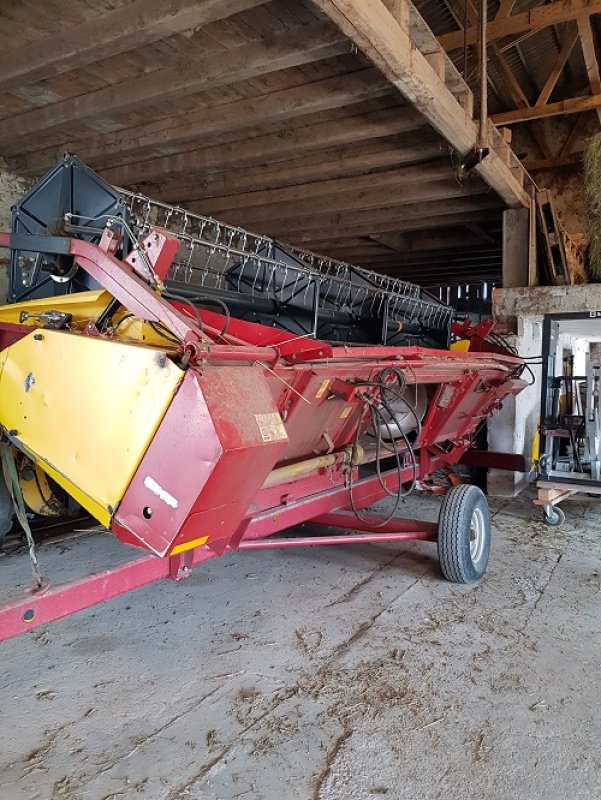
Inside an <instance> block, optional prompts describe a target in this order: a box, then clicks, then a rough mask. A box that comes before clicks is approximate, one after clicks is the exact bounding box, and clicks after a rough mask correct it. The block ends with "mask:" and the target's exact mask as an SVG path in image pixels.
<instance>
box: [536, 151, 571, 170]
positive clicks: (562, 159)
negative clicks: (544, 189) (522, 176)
mask: <svg viewBox="0 0 601 800" xmlns="http://www.w3.org/2000/svg"><path fill="white" fill-rule="evenodd" d="M583 155H584V153H581V152H580V153H569V154H566V155H563V156H557V157H556V158H550V159H547V158H541V159H539V160H533V161H525V162H524V167H525V168H526V169H527V170H528V172H537V171H540V170H542V169H557V168H558V167H569V166H572V165H573V164H579V163H580V162H581V161H582V157H583Z"/></svg>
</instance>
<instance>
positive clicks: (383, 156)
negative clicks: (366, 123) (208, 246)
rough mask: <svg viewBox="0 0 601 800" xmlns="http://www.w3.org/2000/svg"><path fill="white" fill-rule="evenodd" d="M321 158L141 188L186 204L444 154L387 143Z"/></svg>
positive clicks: (430, 147) (327, 152)
mask: <svg viewBox="0 0 601 800" xmlns="http://www.w3.org/2000/svg"><path fill="white" fill-rule="evenodd" d="M318 152H319V160H318V161H315V155H314V156H313V157H310V158H311V161H312V162H313V163H307V161H308V158H307V157H305V158H301V159H294V161H293V163H292V164H288V165H285V166H283V167H282V166H280V167H279V168H275V167H274V166H272V167H269V166H268V165H261V166H260V167H252V168H246V169H244V170H237V169H236V170H231V171H230V170H228V171H227V172H219V173H212V174H211V173H209V174H208V175H207V174H203V173H201V174H191V175H190V176H189V177H188V178H186V182H185V184H183V185H181V184H180V185H178V184H172V183H171V182H169V183H167V184H166V185H164V186H158V187H156V189H155V188H154V187H153V191H151V189H150V188H148V190H146V188H145V187H144V186H141V187H140V191H142V192H143V193H145V194H146V193H148V194H151V195H152V196H155V195H156V196H157V197H158V199H160V200H164V201H165V202H167V203H177V204H178V205H184V204H186V203H188V202H190V201H192V200H201V199H203V198H209V197H211V198H212V197H223V196H229V195H236V194H239V193H241V192H244V191H251V190H253V189H256V188H257V187H258V186H260V187H261V188H262V189H265V190H271V189H276V188H281V187H285V186H295V185H300V184H306V183H309V182H310V183H313V182H317V181H320V180H328V179H332V178H342V177H345V176H349V175H353V174H360V173H364V172H368V171H370V172H371V171H372V170H374V169H382V168H384V167H387V168H390V167H395V166H396V167H398V166H402V165H404V164H410V163H413V162H416V161H420V160H423V161H427V160H431V159H432V158H436V156H437V155H440V151H439V150H438V148H437V146H436V145H434V144H432V143H430V144H428V143H427V142H426V143H422V144H420V145H415V146H410V145H407V146H404V147H393V146H391V145H390V144H388V143H386V144H385V145H384V144H383V145H382V146H381V147H380V148H378V149H377V150H375V151H373V147H372V148H365V152H362V151H361V149H359V151H358V152H357V149H356V148H353V149H352V150H351V151H350V154H349V155H345V154H344V151H343V152H341V151H340V150H323V151H322V150H320V151H318Z"/></svg>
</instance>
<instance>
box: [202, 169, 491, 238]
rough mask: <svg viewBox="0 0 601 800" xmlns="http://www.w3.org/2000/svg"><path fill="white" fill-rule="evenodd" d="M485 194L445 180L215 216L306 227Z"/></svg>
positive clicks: (248, 223)
mask: <svg viewBox="0 0 601 800" xmlns="http://www.w3.org/2000/svg"><path fill="white" fill-rule="evenodd" d="M481 192H482V186H481V185H477V186H469V187H466V186H460V185H459V184H458V183H457V181H456V180H441V181H433V182H432V183H426V184H421V185H420V184H418V185H415V186H414V185H409V186H407V187H405V186H400V187H390V186H386V187H385V188H376V189H371V190H365V191H359V192H357V193H355V194H352V195H348V194H346V193H344V192H341V193H339V194H333V195H327V196H324V197H319V198H312V199H309V200H301V201H299V202H288V203H272V204H270V205H264V206H257V207H255V208H246V209H245V208H241V209H234V210H221V209H219V210H215V211H214V212H212V213H213V214H214V215H215V216H217V217H218V218H220V219H224V220H226V221H233V222H236V224H240V225H243V226H244V225H246V226H248V227H250V226H252V225H256V224H258V223H264V222H268V223H269V224H273V223H274V222H275V221H276V220H286V221H292V222H293V224H295V225H300V224H302V223H303V219H302V218H303V217H307V218H308V219H307V220H304V223H305V224H306V222H307V221H312V222H313V224H314V222H315V220H316V219H318V218H319V216H320V215H323V214H327V213H328V212H332V211H339V212H341V213H344V212H347V211H363V210H366V209H374V208H380V207H383V208H387V207H389V206H391V205H394V206H399V207H400V206H405V205H412V204H414V203H416V202H429V201H432V200H443V199H451V198H458V197H469V196H470V195H474V194H480V193H481ZM190 210H191V211H195V212H198V213H200V214H203V213H207V210H206V204H205V203H203V202H200V203H198V204H191V205H190Z"/></svg>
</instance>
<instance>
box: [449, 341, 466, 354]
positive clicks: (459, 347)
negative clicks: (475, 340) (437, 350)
mask: <svg viewBox="0 0 601 800" xmlns="http://www.w3.org/2000/svg"><path fill="white" fill-rule="evenodd" d="M450 349H451V350H455V351H456V352H458V353H467V351H468V350H469V349H470V342H469V339H459V340H458V341H456V342H453V343H452V345H451V347H450Z"/></svg>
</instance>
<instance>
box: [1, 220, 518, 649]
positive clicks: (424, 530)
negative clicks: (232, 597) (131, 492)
mask: <svg viewBox="0 0 601 800" xmlns="http://www.w3.org/2000/svg"><path fill="white" fill-rule="evenodd" d="M161 237H162V239H161V242H162V243H163V246H165V247H166V248H167V250H169V251H170V252H173V253H174V252H175V249H174V247H173V242H172V241H171V240H170V236H169V234H167V233H166V232H164V231H163V232H161ZM10 240H11V236H10V235H9V234H0V247H2V246H4V247H10ZM69 252H70V253H71V255H73V256H74V257H75V259H76V260H77V262H78V263H79V264H80V265H81V266H82V267H83V268H84V269H85V270H86V271H87V272H88V273H89V274H90V275H91V276H92V277H94V278H95V279H96V280H97V281H98V282H99V283H100V284H101V285H102V286H103V287H104V288H105V289H107V290H108V291H109V292H110V293H111V294H112V295H113V296H114V297H115V298H116V299H117V300H118V301H119V302H120V303H121V304H122V305H123V306H124V307H126V308H127V309H128V310H129V311H131V312H132V313H133V314H134V315H135V316H138V317H140V318H142V319H146V320H152V321H157V322H161V323H162V324H164V325H166V326H167V327H169V329H170V330H172V331H173V332H174V333H175V334H176V335H177V336H178V338H179V339H180V341H181V342H182V345H181V347H180V355H181V356H182V357H183V360H185V363H189V364H190V365H191V366H193V365H194V364H202V363H205V364H206V363H207V362H217V361H220V362H223V361H233V362H238V363H240V362H243V363H250V364H253V363H257V362H258V363H260V364H262V365H263V366H264V367H266V369H268V370H269V372H273V371H272V370H271V367H275V368H277V369H279V368H280V366H279V365H282V364H283V365H284V366H285V365H286V364H287V365H290V366H291V365H299V364H303V363H304V362H309V361H311V362H315V373H314V374H315V375H316V376H318V377H320V378H323V376H324V375H326V376H329V375H332V376H333V378H336V379H339V378H341V379H342V380H341V383H343V384H344V379H346V380H348V379H349V378H350V377H351V376H352V375H353V370H356V369H357V367H356V365H357V363H358V362H359V361H363V367H365V366H366V363H367V366H368V367H370V368H374V369H375V368H378V369H382V368H384V367H385V366H386V365H389V364H391V363H395V362H396V363H397V364H398V363H399V362H398V361H397V359H398V358H399V354H400V353H401V352H402V357H403V363H404V364H408V365H409V367H410V371H411V375H412V376H413V378H414V380H415V381H416V382H417V381H418V378H419V381H420V382H428V381H429V382H438V381H440V380H441V372H442V374H443V376H444V375H446V376H447V377H444V378H443V379H444V380H449V379H450V378H449V377H448V376H451V377H452V379H453V380H455V381H456V382H457V383H456V386H457V389H456V398H455V399H454V400H453V403H454V404H455V406H456V407H461V408H463V406H461V404H462V403H464V402H465V401H466V399H467V400H468V403H467V405H466V406H465V411H462V412H461V414H460V417H461V422H459V423H455V427H453V428H450V427H449V423H448V419H449V418H450V416H451V413H450V411H451V408H450V407H449V406H448V404H447V405H445V401H444V397H442V398H441V399H440V404H439V406H437V407H436V408H435V409H434V412H435V413H434V414H433V415H432V419H431V421H430V422H429V424H425V425H424V428H423V430H422V434H421V439H420V447H419V451H418V454H417V461H416V463H415V472H416V477H417V478H424V477H425V476H426V475H428V474H430V473H431V472H432V471H433V470H435V469H437V468H438V467H440V466H442V465H444V464H445V463H456V462H457V461H458V460H459V458H460V457H461V455H462V454H463V453H464V452H465V450H466V449H467V447H468V446H469V440H468V433H469V431H470V430H471V429H472V428H473V424H474V418H475V417H474V414H475V413H476V412H477V411H479V412H481V414H482V416H483V415H484V414H485V413H487V411H488V410H489V409H490V408H492V407H494V406H495V405H497V404H498V398H497V396H496V393H495V392H494V391H492V389H491V390H490V392H489V396H488V398H486V397H485V396H484V395H485V394H486V392H481V393H480V394H482V399H478V400H477V402H475V401H474V402H472V403H471V405H472V406H473V409H472V408H471V406H470V402H469V400H470V397H471V395H472V394H473V393H476V392H477V389H476V387H477V386H479V381H480V378H479V377H478V375H479V374H480V375H484V374H485V373H487V374H488V372H491V371H493V372H494V370H495V368H497V369H498V365H499V362H501V363H502V364H503V368H504V369H506V370H507V373H508V374H507V375H506V376H505V379H504V380H505V384H504V386H503V391H502V392H500V394H501V396H503V397H504V396H506V395H507V394H512V393H517V391H519V390H520V388H521V386H522V385H523V382H522V381H519V380H518V379H515V378H511V377H510V375H511V370H512V369H514V368H517V367H519V366H520V364H521V363H522V362H521V360H520V359H519V358H515V357H513V356H510V355H509V354H507V353H501V354H499V355H496V356H495V357H494V358H493V357H491V358H490V359H487V358H486V355H485V354H483V353H482V352H467V353H461V354H454V355H453V357H452V358H449V356H450V354H449V353H448V352H447V351H427V355H425V351H423V350H421V349H420V348H414V347H406V348H394V347H385V346H381V347H380V346H374V347H372V346H369V347H353V348H349V349H347V348H345V347H344V346H338V347H332V346H331V345H329V344H327V343H324V342H316V341H307V340H304V339H296V340H291V339H290V337H289V335H288V334H286V332H282V331H277V330H273V329H270V328H266V327H263V326H257V325H253V324H252V323H246V322H244V321H242V320H234V319H232V320H231V325H230V328H229V331H228V334H227V336H226V337H221V338H222V341H223V340H224V339H225V340H226V341H227V344H216V343H215V342H214V341H213V339H212V338H211V336H212V335H215V338H218V336H219V331H220V329H221V326H222V324H223V318H222V317H220V315H217V314H212V313H211V312H205V311H203V312H202V318H203V324H204V327H203V330H200V328H199V327H198V325H197V324H196V321H195V320H194V319H193V318H192V317H191V316H190V315H189V310H188V309H186V307H185V306H182V305H178V304H170V303H168V302H167V301H166V300H165V299H163V298H161V297H160V294H157V293H156V292H154V291H152V290H151V289H150V287H149V286H148V284H147V283H146V282H145V281H144V280H143V279H142V278H141V277H140V276H139V275H137V274H135V272H134V269H135V268H134V269H132V266H133V265H132V263H131V261H129V262H128V261H127V260H126V262H122V261H119V260H118V259H117V258H116V257H115V256H114V255H113V252H114V242H113V240H112V238H111V236H110V235H108V234H107V236H103V239H102V241H101V245H100V246H96V245H93V244H90V243H88V242H83V241H81V240H77V239H71V240H69ZM171 257H172V256H171ZM168 262H169V259H168V258H167V259H165V258H162V256H161V251H160V247H159V248H158V250H157V252H156V254H155V257H154V261H153V263H154V265H155V266H156V265H158V264H160V266H161V268H160V273H164V272H165V271H166V269H168V266H169V263H168ZM157 268H158V267H157ZM162 277H163V275H162V274H159V275H158V278H159V279H160V278H162ZM213 322H214V326H213V324H212V323H213ZM1 327H2V330H0V334H1V337H2V339H3V340H4V342H5V343H4V345H3V346H7V344H10V342H11V341H14V340H16V339H18V338H20V336H22V335H26V334H27V333H28V332H29V331H30V330H31V329H24V330H21V331H19V330H18V329H19V328H21V326H16V325H12V326H11V325H2V326H1ZM89 333H91V334H92V335H93V333H94V331H89ZM465 333H468V334H469V331H467V330H466V331H465ZM478 333H481V334H482V338H480V337H478V336H476V335H475V336H474V339H477V341H478V344H480V343H481V342H483V341H484V338H483V337H484V336H485V334H486V331H485V330H482V331H478ZM276 365H278V366H277V367H276ZM353 365H355V366H353ZM324 370H330V372H327V371H324ZM273 374H275V373H273ZM284 374H287V373H284ZM416 375H417V376H418V377H416ZM276 377H277V376H276ZM345 385H346V386H348V384H345ZM343 391H344V386H343ZM487 391H489V390H487ZM477 418H478V417H476V419H477ZM447 439H448V440H451V441H452V442H453V445H452V449H451V450H449V451H448V452H445V451H443V450H441V449H440V448H439V447H438V444H437V443H438V442H439V441H443V440H447ZM367 469H368V470H369V467H368V468H367ZM352 477H353V482H352V500H353V506H354V507H355V508H356V509H364V508H367V507H368V506H370V505H371V504H373V503H374V502H376V501H377V500H380V499H382V498H383V497H385V496H386V493H387V492H386V490H385V489H384V488H383V486H382V483H383V482H384V483H385V484H386V487H387V490H388V492H394V491H395V490H396V489H397V488H398V486H399V482H402V483H409V482H410V481H411V480H412V478H413V477H414V467H413V465H412V466H406V467H405V468H404V469H403V470H402V471H401V474H400V475H399V472H398V471H397V469H396V468H395V469H389V470H386V471H382V472H381V475H380V477H378V476H377V475H376V474H372V473H370V474H368V475H365V474H362V475H360V474H359V470H358V468H356V467H354V468H352ZM348 480H349V475H348V471H347V472H346V473H344V472H343V471H342V470H340V469H338V470H337V471H334V473H331V472H330V473H326V472H325V470H323V469H322V470H319V469H316V470H315V471H314V472H313V473H311V474H309V475H305V476H304V477H302V478H298V479H295V480H291V481H290V483H289V484H283V485H277V486H270V487H268V488H263V489H260V490H259V492H258V493H257V495H256V497H255V500H254V502H253V504H252V509H253V510H252V511H248V512H247V514H246V516H245V517H244V519H243V520H242V522H241V523H240V524H239V528H238V530H237V531H236V532H235V533H234V535H233V536H230V537H229V538H227V539H223V540H221V543H220V540H218V541H216V542H213V543H211V542H209V544H208V545H203V546H201V547H196V548H194V549H190V550H187V551H185V552H182V553H180V554H178V555H172V556H166V557H162V558H161V557H157V556H155V555H145V556H143V557H140V558H136V559H135V560H132V561H130V562H128V563H126V564H123V565H120V566H116V567H112V568H109V569H106V570H104V571H103V572H100V573H98V574H95V575H91V576H87V577H84V578H81V579H78V580H75V581H72V582H70V583H65V584H59V585H52V584H47V585H45V586H42V587H41V588H40V589H32V590H30V591H28V592H26V593H24V594H23V595H21V596H20V597H19V598H17V599H16V600H14V601H13V602H11V603H9V604H7V605H5V606H3V607H0V641H2V640H5V639H8V638H10V637H12V636H15V635H17V634H19V633H22V632H24V631H26V630H28V629H32V628H34V627H37V626H38V625H43V624H45V623H48V622H50V621H52V620H56V619H59V618H61V617H65V616H67V615H69V614H72V613H74V612H76V611H80V610H82V609H84V608H88V607H90V606H93V605H95V604H97V603H101V602H103V601H105V600H108V599H110V598H113V597H117V596H119V595H121V594H124V593H126V592H129V591H131V590H133V589H136V588H139V587H141V586H144V585H147V584H149V583H152V582H153V581H156V580H159V579H162V578H171V579H175V580H181V579H183V578H185V577H186V576H187V575H188V574H189V572H190V570H191V568H192V567H194V566H195V565H197V564H200V563H202V562H204V561H207V560H208V559H210V558H214V557H215V556H217V555H221V554H222V553H223V552H226V551H232V550H262V549H267V548H276V547H277V548H288V547H306V546H317V545H321V546H329V545H335V544H363V543H381V542H387V543H389V542H400V541H407V540H415V539H420V540H425V541H436V538H437V525H435V524H433V523H428V522H421V521H417V520H400V519H394V520H391V521H388V522H386V523H384V524H382V521H381V520H380V519H378V518H377V517H373V516H372V517H369V516H368V517H363V515H362V517H363V518H362V519H359V518H358V517H357V516H356V515H355V514H354V513H352V512H351V511H350V510H349V509H350V505H351V498H350V491H351V488H350V486H349V484H348ZM288 489H289V490H290V491H288ZM308 521H311V522H314V523H315V524H317V525H323V526H328V527H335V528H340V529H343V530H346V531H347V533H343V534H327V535H322V536H319V535H315V536H291V537H288V538H283V537H275V536H274V534H277V533H279V532H281V531H283V530H285V529H287V528H290V527H292V526H294V525H298V524H299V523H302V522H308ZM349 530H354V531H361V533H348V531H349ZM271 537H273V538H271ZM211 544H212V546H211Z"/></svg>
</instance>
